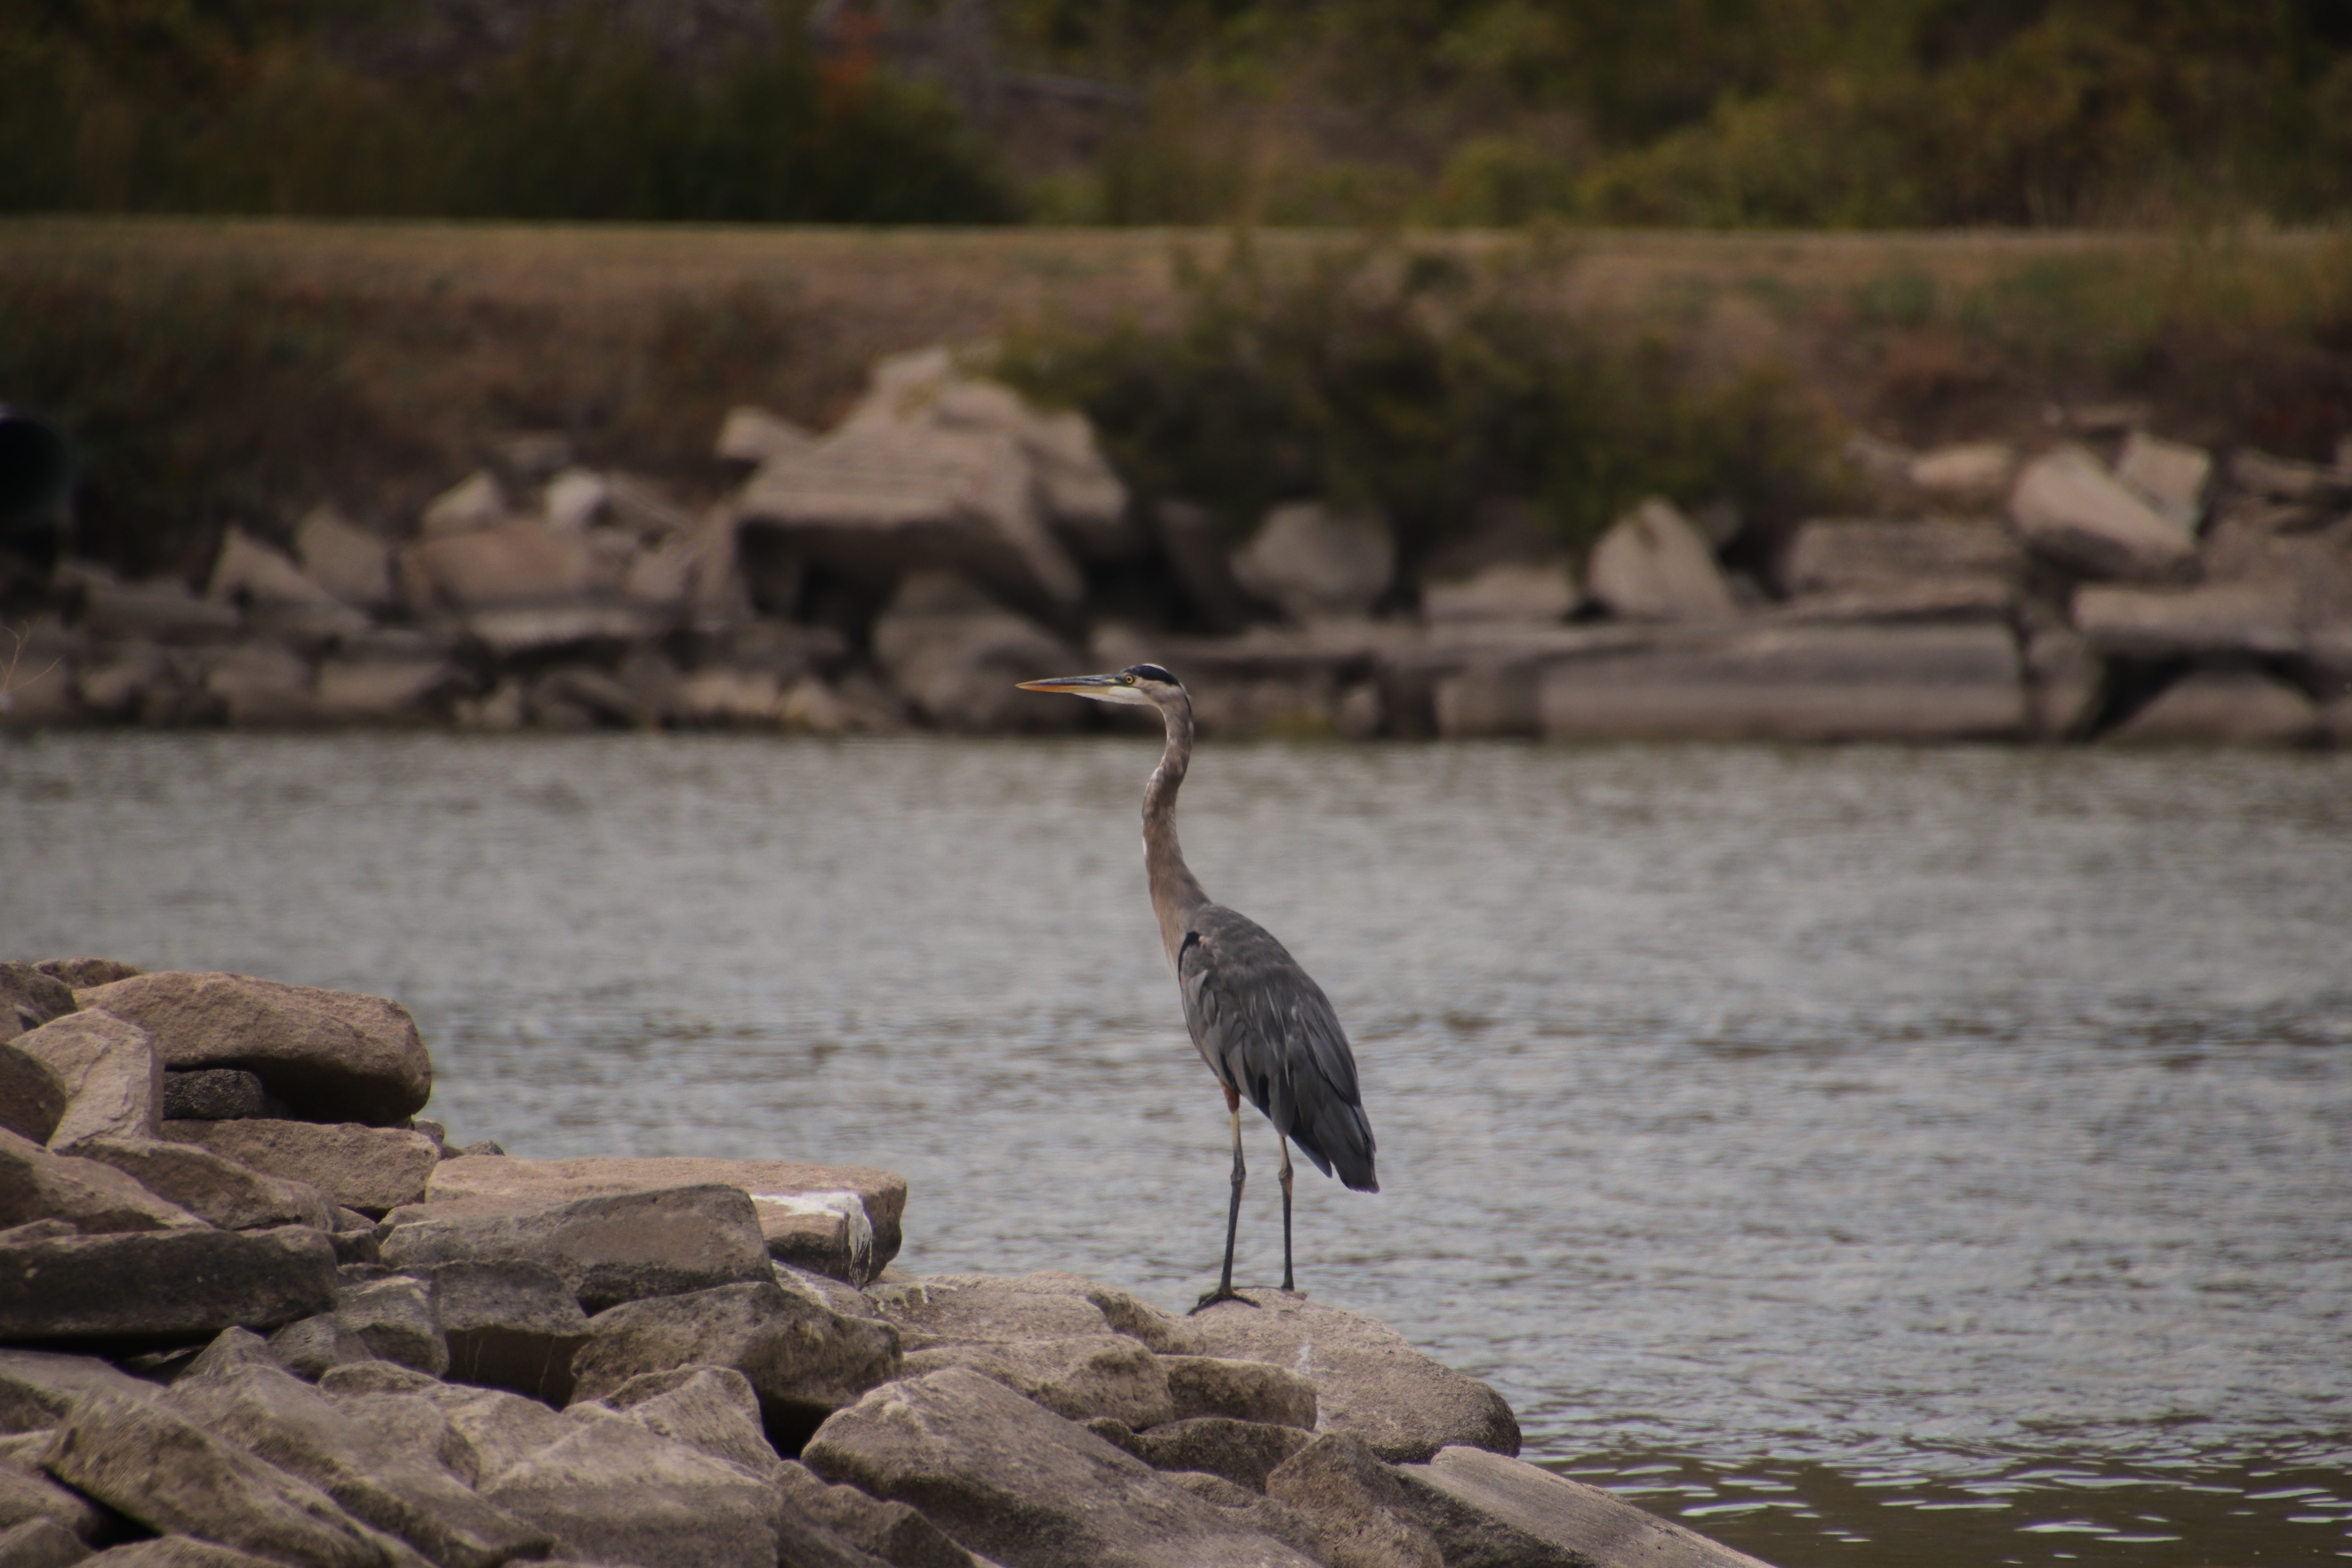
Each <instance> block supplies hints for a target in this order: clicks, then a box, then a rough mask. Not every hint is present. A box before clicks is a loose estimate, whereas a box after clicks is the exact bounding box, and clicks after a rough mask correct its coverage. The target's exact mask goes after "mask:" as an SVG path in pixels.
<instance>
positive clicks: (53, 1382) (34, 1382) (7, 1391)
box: [0, 1346, 163, 1433]
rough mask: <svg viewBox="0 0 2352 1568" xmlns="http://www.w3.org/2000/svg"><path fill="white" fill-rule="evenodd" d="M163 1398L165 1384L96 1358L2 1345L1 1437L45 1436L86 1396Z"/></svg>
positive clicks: (0, 1373)
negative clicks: (9, 1434) (6, 1433)
mask: <svg viewBox="0 0 2352 1568" xmlns="http://www.w3.org/2000/svg"><path fill="white" fill-rule="evenodd" d="M84 1394H114V1395H115V1396H117V1397H118V1398H122V1399H157V1398H161V1397H162V1396H163V1385H162V1384H154V1383H150V1382H148V1381H147V1380H146V1379H145V1378H143V1377H133V1376H131V1374H130V1373H127V1372H123V1371H121V1369H120V1368H118V1367H116V1366H115V1365H114V1364H113V1363H111V1362H106V1361H101V1360H100V1359H99V1358H98V1357H96V1356H91V1355H68V1354H67V1353H66V1352H62V1351H35V1350H18V1349H14V1348H10V1347H5V1346H0V1432H9V1433H17V1432H45V1431H47V1430H48V1429H49V1428H50V1427H52V1426H56V1425H57V1424H58V1421H60V1420H61V1419H63V1418H64V1416H65V1414H66V1412H67V1411H68V1410H69V1409H71V1408H72V1407H73V1403H74V1401H75V1400H77V1399H79V1398H80V1397H81V1396H82V1395H84Z"/></svg>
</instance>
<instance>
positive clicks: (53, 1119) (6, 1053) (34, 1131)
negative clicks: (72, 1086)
mask: <svg viewBox="0 0 2352 1568" xmlns="http://www.w3.org/2000/svg"><path fill="white" fill-rule="evenodd" d="M65 1113H66V1091H65V1087H64V1086H63V1085H62V1084H60V1083H58V1079H57V1075H56V1074H55V1073H52V1072H51V1071H49V1069H48V1068H47V1067H46V1066H44V1065H43V1064H42V1063H41V1061H40V1060H39V1059H38V1058H34V1057H29V1056H26V1054H25V1053H24V1052H22V1051H20V1050H18V1049H17V1048H16V1047H14V1046H10V1045H0V1131H8V1132H13V1133H15V1134H16V1136H17V1137H19V1138H22V1139H24V1140H25V1141H26V1142H31V1143H47V1142H48V1141H49V1134H51V1133H52V1132H55V1131H57V1130H58V1119H59V1118H61V1117H62V1116H64V1115H65Z"/></svg>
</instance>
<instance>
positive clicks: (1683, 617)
mask: <svg viewBox="0 0 2352 1568" xmlns="http://www.w3.org/2000/svg"><path fill="white" fill-rule="evenodd" d="M1585 589H1586V591H1587V592H1588V593H1590V594H1591V595H1592V597H1593V598H1594V599H1595V600H1596V601H1598V602H1599V603H1600V604H1601V605H1605V606H1607V608H1608V610H1609V612H1610V614H1612V615H1613V616H1619V617H1620V618H1622V619H1624V620H1645V621H1713V620H1727V619H1729V618H1730V617H1732V616H1737V615H1738V613H1739V606H1738V603H1737V601H1735V600H1734V599H1733V598H1732V596H1731V584H1729V583H1728V582H1727V581H1726V579H1725V578H1724V575H1723V569H1722V568H1721V567H1719V566H1717V564H1716V563H1715V552H1714V551H1713V550H1712V549H1710V548H1709V547H1708V545H1707V542H1706V537H1705V536H1704V535H1702V534H1701V533H1700V532H1699V531H1698V530H1697V529H1696V528H1695V527H1693V526H1692V525H1691V523H1690V521H1689V520H1688V519H1686V518H1685V517H1684V516H1683V514H1682V513H1681V512H1679V511H1676V510H1675V509H1674V507H1673V506H1672V505H1670V504H1669V503H1667V502H1666V501H1664V500H1654V499H1653V500H1645V501H1643V503H1642V504H1641V505H1640V506H1638V507H1636V508H1634V509H1633V510H1632V511H1630V512H1628V513H1627V514H1626V515H1625V516H1623V517H1622V518H1620V519H1618V520H1617V521H1616V523H1615V524H1614V525H1613V526H1612V528H1611V529H1610V530H1609V531H1608V532H1607V533H1605V534H1602V535H1601V542H1600V543H1598V544H1596V545H1594V546H1593V547H1592V555H1591V560H1590V561H1588V562H1587V563H1586V565H1585Z"/></svg>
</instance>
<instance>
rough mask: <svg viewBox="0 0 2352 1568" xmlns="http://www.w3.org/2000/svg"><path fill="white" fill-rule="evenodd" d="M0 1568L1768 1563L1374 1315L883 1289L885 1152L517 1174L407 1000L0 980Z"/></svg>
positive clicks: (299, 989) (1014, 1290)
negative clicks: (1578, 1460)
mask: <svg viewBox="0 0 2352 1568" xmlns="http://www.w3.org/2000/svg"><path fill="white" fill-rule="evenodd" d="M0 1031H5V1033H6V1034H7V1035H9V1036H10V1037H11V1038H9V1039H8V1040H7V1043H6V1044H5V1045H0V1173H5V1177H0V1226H5V1229H0V1568H51V1565H57V1568H63V1565H66V1564H71V1563H84V1562H88V1563H108V1564H121V1565H123V1568H254V1565H257V1564H285V1565H295V1568H312V1565H319V1568H347V1565H348V1568H399V1565H417V1564H425V1563H431V1564H435V1565H437V1568H496V1565H497V1564H499V1563H509V1562H541V1561H545V1562H565V1563H601V1564H610V1565H614V1568H673V1565H675V1568H732V1565H737V1564H740V1565H742V1568H754V1565H756V1568H771V1565H781V1568H855V1565H857V1564H866V1565H868V1568H873V1565H876V1564H883V1563H887V1564H892V1565H894V1568H977V1565H981V1564H987V1563H999V1564H1003V1565H1005V1568H1033V1565H1034V1568H1062V1565H1068V1568H1078V1565H1080V1564H1087V1565H1108V1564H1137V1565H1145V1564H1151V1565H1159V1564H1165V1565H1170V1568H1173V1565H1176V1564H1187V1565H1209V1564H1225V1563H1231V1564H1251V1565H1264V1568H1278V1565H1285V1564H1310V1563H1320V1564H1324V1565H1326V1568H1460V1565H1465V1564H1478V1565H1482V1568H1483V1565H1492V1568H1503V1565H1505V1564H1509V1565H1513V1568H1541V1565H1543V1564H1559V1565H1560V1568H1570V1565H1576V1568H1594V1565H1600V1568H1614V1565H1617V1564H1624V1565H1627V1568H1632V1565H1634V1564H1640V1565H1643V1568H1741V1565H1746V1568H1759V1565H1758V1564H1757V1563H1756V1562H1755V1560H1754V1559H1752V1558H1749V1557H1747V1556H1745V1555H1743V1554H1741V1553H1739V1552H1734V1551H1732V1550H1730V1549H1729V1548H1727V1547H1724V1546H1722V1545H1720V1544H1719V1543H1717V1542H1711V1541H1708V1540H1706V1538H1704V1537H1702V1536H1699V1535H1696V1534H1695V1533H1693V1532H1692V1531H1688V1530H1686V1529H1685V1528H1683V1527H1682V1526H1680V1525H1676V1524H1674V1523H1671V1522H1669V1521H1664V1520H1661V1519H1659V1518H1656V1517H1655V1516H1654V1515H1651V1514H1649V1513H1646V1512H1644V1511H1643V1510H1640V1509H1639V1508H1636V1507H1634V1506H1633V1504H1631V1503H1629V1502H1626V1501H1624V1500H1621V1499H1618V1498H1615V1497H1612V1496H1611V1495H1610V1494H1608V1493H1607V1492H1605V1491H1601V1490H1599V1489H1594V1488H1591V1487H1587V1486H1582V1485H1580V1484H1578V1483H1576V1482H1573V1481H1570V1480H1567V1479H1563V1478H1560V1477H1558V1476H1555V1475H1553V1474H1551V1473H1550V1472H1549V1471H1547V1470H1544V1469H1542V1468H1538V1467H1537V1466H1534V1465H1530V1464H1528V1463H1525V1462H1524V1461H1522V1460H1520V1459H1518V1458H1517V1457H1516V1456H1517V1451H1518V1447H1519V1433H1518V1425H1517V1421H1516V1419H1515V1418H1514V1417H1513V1415H1512V1414H1511V1411H1510V1409H1509V1408H1508V1406H1507V1405H1505V1403H1504V1402H1503V1400H1502V1399H1501V1397H1500V1396H1499V1395H1497V1394H1496V1393H1495V1391H1494V1390H1493V1389H1491V1388H1489V1387H1487V1386H1486V1384H1482V1383H1479V1382H1478V1381H1476V1380H1475V1379H1474V1378H1471V1377H1468V1376H1465V1375H1464V1374H1463V1373H1458V1372H1455V1371H1454V1370H1452V1369H1450V1368H1447V1367H1445V1366H1444V1365H1442V1364H1440V1363H1437V1362H1435V1361H1433V1360H1432V1359H1431V1358H1429V1357H1427V1356H1425V1355H1423V1354H1422V1353H1421V1352H1417V1351H1415V1350H1414V1349H1413V1348H1412V1346H1411V1345H1409V1344H1408V1343H1407V1342H1405V1341H1404V1340H1403V1339H1402V1337H1400V1336H1399V1335H1397V1334H1396V1333H1394V1332H1393V1331H1391V1330H1389V1329H1387V1328H1386V1327H1384V1326H1383V1325H1381V1324H1380V1323H1379V1322H1377V1321H1374V1320H1372V1319H1370V1318H1368V1317H1365V1316H1363V1315H1361V1314H1359V1313H1355V1312H1350V1311H1349V1310H1345V1309H1343V1308H1339V1307H1336V1306H1332V1305H1328V1304H1326V1303H1324V1302H1321V1301H1318V1300H1313V1299H1311V1298H1308V1297H1305V1296H1285V1295H1283V1294H1282V1293H1280V1292H1278V1291H1273V1290H1261V1291H1256V1292H1254V1296H1255V1302H1256V1304H1255V1305H1248V1304H1244V1303H1237V1302H1226V1303H1221V1304H1219V1305H1218V1306H1216V1307H1214V1308H1212V1309H1210V1310H1207V1311H1205V1312H1202V1313H1198V1314H1195V1315H1193V1316H1191V1317H1185V1318H1179V1317H1172V1316H1171V1315H1169V1314H1167V1313H1164V1312H1161V1311H1160V1310H1158V1309H1156V1308H1154V1307H1152V1306H1150V1304H1148V1303H1146V1302H1144V1301H1142V1300H1138V1299H1137V1298H1136V1297H1134V1296H1132V1295H1129V1293H1127V1292H1125V1291H1122V1290H1119V1289H1114V1288H1111V1287H1109V1286H1106V1285H1101V1284H1098V1283H1096V1282H1093V1281H1090V1280H1087V1279H1082V1278H1080V1277H1078V1276H1076V1275H1073V1274H1062V1273H1036V1274H1026V1275H1014V1276H982V1275H936V1276H929V1277H917V1276H911V1275H908V1274H907V1273H906V1272H904V1271H903V1270H900V1269H898V1268H895V1267H893V1266H892V1259H893V1258H894V1257H895V1256H896V1255H897V1253H898V1248H899V1245H900V1240H901V1235H902V1230H901V1227H902V1224H903V1222H904V1218H905V1215H906V1209H907V1202H908V1192H907V1184H906V1183H905V1181H904V1180H903V1179H902V1178H900V1177H898V1176H897V1175H894V1174H892V1173H889V1172H887V1171H883V1170H877V1169H868V1168H865V1167H855V1166H820V1165H807V1164H800V1163H791V1162H785V1161H740V1160H717V1159H687V1158H679V1159H609V1160H607V1159H583V1160H549V1161H541V1160H524V1159H517V1158H513V1157H510V1156H509V1155H507V1154H506V1153H505V1152H503V1151H502V1150H500V1149H499V1147H498V1146H497V1145H496V1144H494V1143H476V1144H473V1145H470V1146H467V1147H466V1148H462V1149H460V1148H453V1147H451V1146H449V1144H448V1143H447V1142H446V1135H445V1134H444V1132H443V1131H442V1129H441V1128H440V1127H439V1126H438V1125H437V1124H436V1123H435V1122H432V1121H427V1120H424V1119H421V1118H419V1117H417V1115H416V1112H417V1111H419V1110H423V1109H424V1107H425V1102H426V1100H427V1099H428V1098H429V1096H430V1094H431V1091H432V1065H431V1062H430V1059H429V1058H428V1056H427V1053H426V1051H425V1046H424V1043H423V1041H422V1040H421V1038H420V1037H419V1036H418V1034H417V1031H416V1027H415V1022H414V1021H413V1020H412V1019H411V1018H410V1017H409V1016H408V1014H407V1012H406V1010H405V1009H404V1008H402V1007H401V1006H399V1005H397V1004H396V1003H393V1002H390V1001H386V1000H384V999H383V998H380V997H373V996H364V995H356V994H349V993H341V992H331V991H321V990H317V989H313V988H310V987H303V986H293V985H285V984H278V983H275V982H271V981H265V980H257V979H253V978H250V977H247V976H242V975H233V974H218V973H176V972H166V973H141V972H139V971H138V970H137V969H135V968H134V967H132V966H131V965H129V964H124V963H116V962H113V961H110V960H104V959H91V958H83V959H67V960H53V961H46V962H42V963H5V964H0Z"/></svg>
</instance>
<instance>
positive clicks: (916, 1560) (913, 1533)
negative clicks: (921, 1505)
mask: <svg viewBox="0 0 2352 1568" xmlns="http://www.w3.org/2000/svg"><path fill="white" fill-rule="evenodd" d="M777 1484H778V1485H779V1486H780V1487H781V1488H782V1489H783V1493H784V1496H785V1498H786V1499H787V1500H790V1501H791V1503H792V1505H793V1508H794V1509H795V1510H798V1511H799V1512H800V1513H802V1514H803V1515H804V1516H806V1517H807V1518H809V1519H811V1520H814V1521H816V1522H817V1523H818V1524H820V1525H822V1526H823V1527H824V1529H825V1530H826V1531H829V1532H830V1533H831V1534H832V1535H833V1536H835V1538H836V1539H838V1540H840V1541H842V1542H846V1543H847V1544H848V1545H849V1546H851V1547H853V1548H855V1549H856V1550H857V1551H859V1552H866V1554H867V1555H869V1556H872V1557H875V1558H877V1559H879V1560H880V1561H882V1562H885V1563H890V1564H892V1565H893V1568H987V1565H986V1564H985V1563H982V1560H981V1559H979V1558H977V1557H974V1556H973V1555H972V1554H971V1552H967V1551H965V1550H964V1549H963V1548H962V1547H961V1546H959V1545H957V1544H956V1543H955V1542H954V1541H953V1540H951V1539H950V1538H949V1536H948V1534H947V1532H946V1531H942V1530H941V1529H940V1527H939V1526H938V1525H936V1524H933V1523H932V1522H931V1521H929V1520H928V1519H925V1518H924V1517H923V1516H922V1515H921V1514H919V1513H918V1512H916V1511H915V1510H913V1509H911V1508H908V1506H907V1505H906V1504H905V1503H902V1502H885V1501H883V1500H881V1499H880V1498H870V1497H867V1496H866V1494H865V1493H864V1492H862V1491H859V1490H858V1489H856V1487H848V1486H835V1485H834V1484H832V1483H830V1482H827V1481H824V1480H822V1479H819V1478H818V1476H817V1475H816V1473H815V1472H814V1470H811V1469H810V1468H808V1467H807V1466H806V1465H803V1464H802V1463H800V1462H799V1461H798V1460H794V1459H787V1460H785V1461H784V1462H783V1463H782V1465H781V1466H780V1467H779V1468H778V1474H777Z"/></svg>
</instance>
